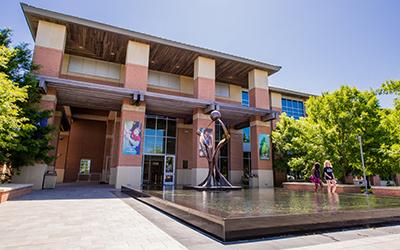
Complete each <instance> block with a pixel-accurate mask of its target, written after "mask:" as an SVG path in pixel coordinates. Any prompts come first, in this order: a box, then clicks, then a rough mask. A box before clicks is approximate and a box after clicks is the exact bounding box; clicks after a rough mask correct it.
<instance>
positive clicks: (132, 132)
mask: <svg viewBox="0 0 400 250" xmlns="http://www.w3.org/2000/svg"><path fill="white" fill-rule="evenodd" d="M141 137H142V125H141V124H140V121H125V124H124V140H123V145H122V154H124V155H140V143H141V140H142V138H141Z"/></svg>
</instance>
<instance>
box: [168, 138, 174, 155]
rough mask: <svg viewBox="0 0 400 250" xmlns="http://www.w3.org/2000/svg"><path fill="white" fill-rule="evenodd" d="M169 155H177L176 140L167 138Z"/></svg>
mask: <svg viewBox="0 0 400 250" xmlns="http://www.w3.org/2000/svg"><path fill="white" fill-rule="evenodd" d="M167 154H170V155H174V154H175V139H174V138H167Z"/></svg>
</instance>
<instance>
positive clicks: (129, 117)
mask: <svg viewBox="0 0 400 250" xmlns="http://www.w3.org/2000/svg"><path fill="white" fill-rule="evenodd" d="M124 103H125V104H129V103H130V100H124ZM141 105H142V106H145V104H144V103H142V104H141ZM125 121H140V123H141V125H142V134H141V145H140V155H124V154H123V153H122V150H121V149H122V144H123V139H124V124H125ZM144 121H145V112H139V111H130V110H121V122H120V124H119V137H118V138H119V142H118V147H119V150H118V166H121V167H122V166H128V167H133V166H141V165H142V156H143V147H144V125H145V124H144Z"/></svg>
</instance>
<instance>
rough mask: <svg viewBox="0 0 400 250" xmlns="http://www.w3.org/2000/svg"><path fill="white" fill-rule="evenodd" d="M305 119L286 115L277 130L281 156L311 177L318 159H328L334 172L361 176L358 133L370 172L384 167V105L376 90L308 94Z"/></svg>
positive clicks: (377, 171)
mask: <svg viewBox="0 0 400 250" xmlns="http://www.w3.org/2000/svg"><path fill="white" fill-rule="evenodd" d="M306 107H307V115H308V116H307V117H305V118H301V119H300V120H294V119H293V118H288V117H287V116H285V115H283V116H281V118H280V122H279V123H278V125H277V129H276V130H275V131H274V132H273V134H272V136H273V142H274V144H275V145H274V146H275V148H276V150H277V154H278V158H281V159H283V161H282V162H281V164H284V162H285V161H286V164H287V165H288V166H289V167H290V168H291V169H295V170H298V171H299V170H302V171H303V172H304V173H305V176H308V175H309V173H310V170H311V167H312V164H313V163H314V162H315V161H323V160H325V159H329V160H330V161H331V162H332V163H333V165H334V166H335V167H334V169H335V175H336V176H337V177H339V178H341V179H343V178H344V177H345V176H346V175H347V174H349V173H355V174H361V171H362V166H361V160H360V151H359V144H358V141H357V139H356V136H357V135H361V136H362V138H363V147H364V156H365V160H366V166H367V170H368V172H369V173H380V172H381V171H382V164H383V162H382V156H383V154H382V152H381V151H380V145H381V139H380V138H381V136H382V135H383V133H384V131H383V130H382V127H381V126H380V115H381V113H380V107H379V102H378V99H377V97H376V94H375V93H374V92H372V91H359V90H357V89H356V88H351V87H346V86H343V87H341V88H340V89H339V90H337V91H334V92H332V93H323V94H322V96H315V97H310V99H309V100H308V101H307V103H306Z"/></svg>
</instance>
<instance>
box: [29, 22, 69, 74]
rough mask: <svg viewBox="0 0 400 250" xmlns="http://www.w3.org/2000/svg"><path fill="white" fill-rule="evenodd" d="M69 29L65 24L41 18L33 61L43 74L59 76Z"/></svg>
mask: <svg viewBox="0 0 400 250" xmlns="http://www.w3.org/2000/svg"><path fill="white" fill-rule="evenodd" d="M66 33H67V29H66V27H65V26H64V25H60V24H55V23H50V22H46V21H42V20H39V24H38V28H37V32H36V38H35V49H34V53H33V62H34V63H35V64H38V65H40V68H39V69H38V70H37V72H38V73H39V74H41V75H46V76H53V77H58V76H59V74H60V70H61V64H62V58H63V55H64V48H65V40H66Z"/></svg>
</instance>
